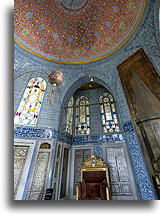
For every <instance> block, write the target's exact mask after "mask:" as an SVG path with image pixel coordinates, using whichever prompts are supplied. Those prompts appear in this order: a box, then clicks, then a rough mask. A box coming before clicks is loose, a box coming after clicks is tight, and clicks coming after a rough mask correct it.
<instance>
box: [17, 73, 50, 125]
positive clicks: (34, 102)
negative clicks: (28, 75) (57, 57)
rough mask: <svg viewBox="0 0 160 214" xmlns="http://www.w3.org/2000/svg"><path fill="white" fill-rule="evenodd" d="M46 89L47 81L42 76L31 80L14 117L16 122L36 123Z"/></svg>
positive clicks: (20, 123)
mask: <svg viewBox="0 0 160 214" xmlns="http://www.w3.org/2000/svg"><path fill="white" fill-rule="evenodd" d="M45 89H46V81H45V80H44V79H42V78H41V77H38V78H33V79H31V80H30V81H29V83H28V85H27V88H26V90H25V92H24V94H23V97H22V100H21V102H20V105H19V107H18V110H17V112H16V114H15V117H14V123H15V124H19V125H36V123H37V118H38V114H39V112H40V108H41V104H42V100H43V97H44V92H45Z"/></svg>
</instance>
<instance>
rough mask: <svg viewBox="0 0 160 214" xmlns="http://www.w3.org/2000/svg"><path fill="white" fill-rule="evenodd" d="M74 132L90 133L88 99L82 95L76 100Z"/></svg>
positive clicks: (79, 133)
mask: <svg viewBox="0 0 160 214" xmlns="http://www.w3.org/2000/svg"><path fill="white" fill-rule="evenodd" d="M76 134H77V135H81V134H90V122H89V99H88V98H87V97H84V96H82V97H80V98H78V99H77V100H76Z"/></svg>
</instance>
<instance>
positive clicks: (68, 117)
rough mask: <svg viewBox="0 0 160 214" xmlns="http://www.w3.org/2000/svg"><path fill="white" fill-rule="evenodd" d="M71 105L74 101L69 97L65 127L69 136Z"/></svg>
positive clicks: (70, 132)
mask: <svg viewBox="0 0 160 214" xmlns="http://www.w3.org/2000/svg"><path fill="white" fill-rule="evenodd" d="M73 105H74V100H73V97H71V98H70V100H69V102H68V108H67V126H66V132H68V133H69V134H72V121H73Z"/></svg>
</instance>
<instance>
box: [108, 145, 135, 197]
mask: <svg viewBox="0 0 160 214" xmlns="http://www.w3.org/2000/svg"><path fill="white" fill-rule="evenodd" d="M105 152H106V160H107V163H108V165H109V174H110V183H111V194H112V195H113V196H116V195H117V196H121V195H124V196H128V195H132V189H131V183H130V178H129V172H128V169H127V163H126V159H125V155H124V150H123V147H118V148H115V147H106V148H105Z"/></svg>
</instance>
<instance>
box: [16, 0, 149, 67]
mask: <svg viewBox="0 0 160 214" xmlns="http://www.w3.org/2000/svg"><path fill="white" fill-rule="evenodd" d="M146 5H147V0H144V5H143V8H142V12H141V14H140V16H139V19H138V21H137V23H136V25H135V27H134V28H133V30H132V32H131V33H130V35H129V36H128V37H127V38H126V39H125V40H124V41H123V42H122V43H121V44H120V45H119V46H118V47H117V48H115V49H114V50H112V51H111V52H109V53H108V54H105V55H103V56H100V57H98V58H95V59H91V60H87V61H82V62H65V61H58V60H55V59H50V58H48V57H45V56H42V55H40V54H38V53H36V52H34V51H32V50H30V49H29V48H27V47H25V46H24V45H22V44H21V43H20V42H18V41H17V40H16V39H15V38H14V42H15V43H16V44H17V45H19V46H20V47H21V48H23V49H24V50H26V51H27V52H29V53H31V54H33V55H35V56H37V57H40V58H42V59H44V60H48V61H51V62H56V63H60V64H73V65H74V64H87V63H90V62H96V61H98V60H100V59H104V58H106V57H108V56H110V55H111V54H113V53H114V52H116V51H117V50H119V49H120V48H121V47H122V46H123V45H124V44H125V43H126V42H127V41H128V40H129V39H130V38H131V36H132V35H133V33H134V32H135V30H136V29H137V27H138V25H139V23H140V21H141V19H142V17H143V14H144V11H145V8H146Z"/></svg>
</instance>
